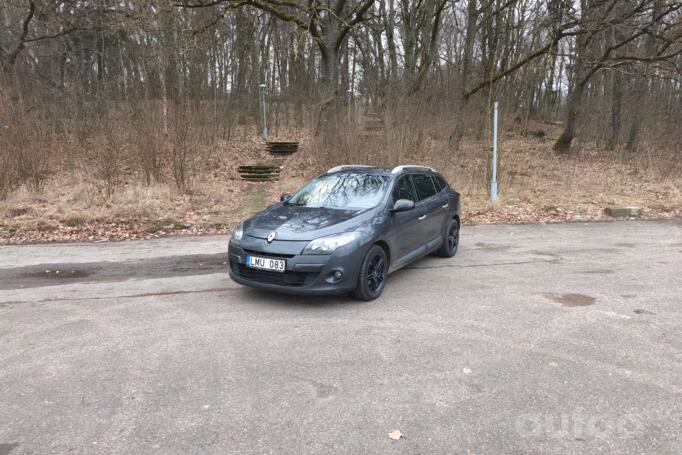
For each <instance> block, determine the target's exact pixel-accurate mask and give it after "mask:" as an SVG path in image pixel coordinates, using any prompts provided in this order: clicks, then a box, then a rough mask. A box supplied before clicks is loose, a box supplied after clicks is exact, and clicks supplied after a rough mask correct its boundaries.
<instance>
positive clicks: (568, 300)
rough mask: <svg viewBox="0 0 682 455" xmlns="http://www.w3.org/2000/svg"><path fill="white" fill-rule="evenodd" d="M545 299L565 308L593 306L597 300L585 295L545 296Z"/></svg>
mask: <svg viewBox="0 0 682 455" xmlns="http://www.w3.org/2000/svg"><path fill="white" fill-rule="evenodd" d="M545 298H546V299H549V300H551V301H552V302H556V303H560V304H561V306H565V307H576V306H589V305H593V304H594V303H595V302H596V301H597V299H595V298H594V297H592V296H589V295H585V294H545Z"/></svg>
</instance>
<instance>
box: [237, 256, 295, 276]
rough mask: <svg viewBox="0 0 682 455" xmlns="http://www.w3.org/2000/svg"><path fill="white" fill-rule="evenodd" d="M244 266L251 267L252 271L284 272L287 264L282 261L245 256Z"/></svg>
mask: <svg viewBox="0 0 682 455" xmlns="http://www.w3.org/2000/svg"><path fill="white" fill-rule="evenodd" d="M246 266H247V267H251V268H252V269H262V270H271V271H273V272H284V269H286V266H287V263H286V261H285V260H284V259H272V258H261V257H258V256H246Z"/></svg>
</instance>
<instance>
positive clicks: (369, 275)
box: [352, 245, 388, 301]
mask: <svg viewBox="0 0 682 455" xmlns="http://www.w3.org/2000/svg"><path fill="white" fill-rule="evenodd" d="M387 271H388V257H387V255H386V251H384V249H383V248H381V247H380V246H379V245H374V246H373V247H372V248H370V249H369V251H368V252H367V254H366V255H365V258H364V259H363V260H362V265H361V266H360V273H359V275H358V284H357V285H356V287H355V289H354V290H353V292H352V295H353V297H355V298H356V299H360V300H367V301H369V300H374V299H376V298H377V297H379V296H380V295H381V293H382V292H383V290H384V287H385V286H386V272H387Z"/></svg>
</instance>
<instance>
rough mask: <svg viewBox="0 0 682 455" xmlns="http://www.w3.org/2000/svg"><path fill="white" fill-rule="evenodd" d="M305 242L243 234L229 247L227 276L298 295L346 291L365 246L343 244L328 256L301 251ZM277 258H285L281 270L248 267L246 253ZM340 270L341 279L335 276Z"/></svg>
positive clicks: (251, 284)
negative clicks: (269, 239) (268, 241)
mask: <svg viewBox="0 0 682 455" xmlns="http://www.w3.org/2000/svg"><path fill="white" fill-rule="evenodd" d="M306 244H307V242H288V241H277V240H275V241H274V242H272V243H271V244H268V243H267V242H266V241H265V240H264V239H258V238H254V237H248V236H244V238H243V239H242V240H241V242H239V244H236V242H232V241H230V243H229V248H228V253H229V254H228V256H229V272H230V278H231V279H232V280H233V281H235V282H237V283H239V284H243V285H245V286H250V287H253V288H258V289H267V290H271V291H276V292H284V293H288V294H301V295H326V294H346V293H348V292H349V291H351V290H353V289H354V288H355V286H356V283H357V278H358V273H359V270H360V264H361V263H362V259H363V258H364V255H365V250H366V248H362V247H358V245H357V244H356V245H353V244H351V245H346V246H343V247H341V248H339V249H338V250H336V251H334V253H333V254H331V255H308V254H306V255H303V254H300V253H301V251H303V248H304V247H305V245H306ZM247 255H253V256H262V257H276V258H278V259H284V260H286V270H285V271H284V272H270V271H265V270H258V269H252V268H248V267H247V266H246V256H247ZM337 271H339V272H341V273H342V277H341V279H336V278H335V277H334V273H335V272H337Z"/></svg>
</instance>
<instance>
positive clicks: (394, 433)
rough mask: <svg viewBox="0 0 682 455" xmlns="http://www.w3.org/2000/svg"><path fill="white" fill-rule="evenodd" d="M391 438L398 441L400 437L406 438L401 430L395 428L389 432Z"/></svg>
mask: <svg viewBox="0 0 682 455" xmlns="http://www.w3.org/2000/svg"><path fill="white" fill-rule="evenodd" d="M388 437H389V438H390V439H393V440H395V441H397V440H398V439H400V438H404V437H405V435H404V434H402V433H401V432H400V430H393V431H391V432H390V433H389V434H388Z"/></svg>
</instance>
